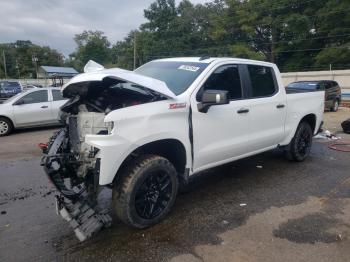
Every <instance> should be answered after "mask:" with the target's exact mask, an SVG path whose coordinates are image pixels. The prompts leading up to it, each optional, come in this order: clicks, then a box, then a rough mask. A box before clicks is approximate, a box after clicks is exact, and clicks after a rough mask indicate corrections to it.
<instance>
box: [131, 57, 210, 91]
mask: <svg viewBox="0 0 350 262" xmlns="http://www.w3.org/2000/svg"><path fill="white" fill-rule="evenodd" d="M207 66H208V64H206V63H190V62H175V61H167V62H166V61H155V62H150V63H147V64H145V65H143V66H141V67H139V68H138V69H136V70H135V72H136V73H138V74H140V75H144V76H148V77H152V78H155V79H158V80H161V81H163V82H165V83H166V85H167V86H168V88H169V89H170V90H171V91H172V92H173V93H174V94H175V95H179V94H181V93H183V92H184V91H186V90H187V88H189V86H190V85H191V84H192V83H193V81H194V80H195V79H196V78H197V77H198V76H199V75H200V73H202V72H203V70H204V69H205V68H206V67H207Z"/></svg>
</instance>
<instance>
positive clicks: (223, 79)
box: [197, 65, 242, 100]
mask: <svg viewBox="0 0 350 262" xmlns="http://www.w3.org/2000/svg"><path fill="white" fill-rule="evenodd" d="M205 90H224V91H228V98H229V99H230V100H232V99H240V98H242V87H241V80H240V77H239V72H238V66H237V65H225V66H221V67H219V68H217V69H216V70H215V71H214V72H213V73H212V74H211V75H210V76H209V78H208V79H207V81H205V83H204V85H203V87H202V89H201V91H200V92H199V93H198V95H201V94H202V92H203V91H205ZM198 98H199V97H198V96H197V99H198Z"/></svg>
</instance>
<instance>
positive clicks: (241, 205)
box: [239, 203, 247, 207]
mask: <svg viewBox="0 0 350 262" xmlns="http://www.w3.org/2000/svg"><path fill="white" fill-rule="evenodd" d="M246 205H247V204H246V203H241V204H239V206H240V207H245V206H246Z"/></svg>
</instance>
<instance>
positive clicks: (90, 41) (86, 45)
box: [70, 31, 111, 69]
mask: <svg viewBox="0 0 350 262" xmlns="http://www.w3.org/2000/svg"><path fill="white" fill-rule="evenodd" d="M74 41H75V42H76V44H77V49H76V51H75V52H74V53H72V54H71V55H70V61H71V62H72V63H73V64H74V65H75V66H76V67H78V68H79V69H82V67H83V66H84V65H85V64H86V63H87V62H88V61H89V60H94V61H95V62H97V63H101V64H106V63H110V62H111V49H110V45H111V44H110V42H109V41H108V39H107V37H106V36H105V35H104V33H103V32H102V31H84V32H82V33H81V34H77V35H75V37H74Z"/></svg>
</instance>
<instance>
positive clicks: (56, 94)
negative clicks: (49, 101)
mask: <svg viewBox="0 0 350 262" xmlns="http://www.w3.org/2000/svg"><path fill="white" fill-rule="evenodd" d="M52 97H53V101H59V100H64V99H65V98H64V97H63V96H62V94H61V91H60V90H52Z"/></svg>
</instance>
